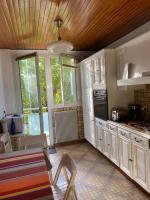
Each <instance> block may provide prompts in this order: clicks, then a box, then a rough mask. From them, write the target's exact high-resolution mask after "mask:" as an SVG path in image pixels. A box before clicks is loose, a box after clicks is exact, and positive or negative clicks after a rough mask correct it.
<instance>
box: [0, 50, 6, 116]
mask: <svg viewBox="0 0 150 200" xmlns="http://www.w3.org/2000/svg"><path fill="white" fill-rule="evenodd" d="M1 57H2V56H1V53H0V119H1V118H2V117H3V111H4V110H5V103H4V89H3V75H2V62H1Z"/></svg>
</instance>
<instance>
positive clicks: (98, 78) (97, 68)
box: [93, 57, 101, 85]
mask: <svg viewBox="0 0 150 200" xmlns="http://www.w3.org/2000/svg"><path fill="white" fill-rule="evenodd" d="M93 63H94V75H95V76H94V84H95V85H99V84H100V82H101V66H100V60H99V57H96V58H94V60H93Z"/></svg>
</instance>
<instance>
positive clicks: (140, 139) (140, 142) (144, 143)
mask: <svg viewBox="0 0 150 200" xmlns="http://www.w3.org/2000/svg"><path fill="white" fill-rule="evenodd" d="M131 139H132V141H133V142H134V143H136V144H138V145H140V146H142V147H144V148H149V139H146V138H144V137H141V136H139V135H137V134H134V133H132V135H131Z"/></svg>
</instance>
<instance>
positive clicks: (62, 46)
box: [48, 18, 73, 54]
mask: <svg viewBox="0 0 150 200" xmlns="http://www.w3.org/2000/svg"><path fill="white" fill-rule="evenodd" d="M54 23H55V25H56V27H57V31H58V40H57V41H55V42H52V43H50V44H49V45H48V49H49V50H50V52H51V53H55V54H62V53H63V54H66V53H68V52H70V51H71V50H72V49H73V44H72V43H71V42H68V41H65V40H62V38H61V36H60V28H61V27H62V24H63V20H62V19H61V18H56V19H55V20H54Z"/></svg>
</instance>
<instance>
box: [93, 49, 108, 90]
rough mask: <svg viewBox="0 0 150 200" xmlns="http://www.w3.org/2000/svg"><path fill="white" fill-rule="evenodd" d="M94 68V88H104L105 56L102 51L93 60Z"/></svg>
mask: <svg viewBox="0 0 150 200" xmlns="http://www.w3.org/2000/svg"><path fill="white" fill-rule="evenodd" d="M92 60H93V68H94V88H101V89H102V88H104V89H105V88H106V74H105V54H104V51H102V52H101V53H100V54H98V55H96V56H95V57H94V58H93V59H92Z"/></svg>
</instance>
